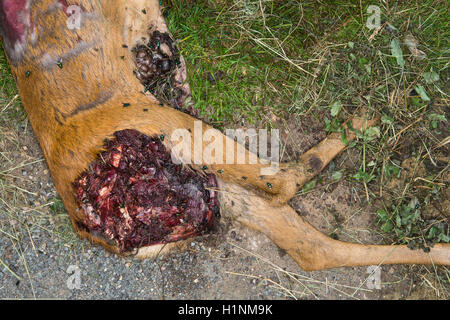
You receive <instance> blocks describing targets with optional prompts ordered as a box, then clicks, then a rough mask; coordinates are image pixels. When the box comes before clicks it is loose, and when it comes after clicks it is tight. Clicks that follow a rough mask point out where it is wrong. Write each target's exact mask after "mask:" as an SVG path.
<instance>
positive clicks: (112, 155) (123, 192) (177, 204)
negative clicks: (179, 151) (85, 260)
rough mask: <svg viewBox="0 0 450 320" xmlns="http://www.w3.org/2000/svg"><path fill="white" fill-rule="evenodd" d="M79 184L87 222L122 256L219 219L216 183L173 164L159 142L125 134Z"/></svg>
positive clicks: (109, 145) (107, 148) (194, 231)
mask: <svg viewBox="0 0 450 320" xmlns="http://www.w3.org/2000/svg"><path fill="white" fill-rule="evenodd" d="M114 136H115V139H113V140H107V141H106V142H105V151H103V152H101V154H100V156H99V157H98V159H97V160H96V161H95V162H94V163H92V164H91V165H90V167H89V168H88V170H86V171H85V172H83V173H82V174H81V175H80V177H79V178H78V179H76V181H75V183H74V186H75V191H76V197H77V199H78V203H79V206H80V208H81V210H82V211H83V213H84V216H85V219H84V221H82V222H81V225H82V226H83V227H84V228H85V229H87V230H89V231H91V232H93V231H94V232H95V233H98V232H100V233H101V234H103V236H104V237H106V238H108V239H110V240H112V241H113V242H114V243H115V244H116V245H117V246H118V247H119V248H120V250H121V251H130V250H132V249H133V248H139V247H142V246H148V245H153V244H159V243H167V242H173V241H178V240H182V239H186V238H189V237H192V236H195V235H198V234H200V233H201V232H202V231H205V230H207V229H208V228H210V227H211V226H212V224H213V223H214V217H215V216H216V215H218V214H219V206H218V200H217V192H216V191H214V190H211V188H212V189H215V188H216V187H217V182H216V178H215V176H214V175H212V174H209V175H207V174H204V173H198V172H196V171H193V170H192V169H189V168H186V167H183V166H182V165H177V164H174V163H173V162H172V161H171V156H170V153H169V152H167V150H166V148H165V146H164V144H163V143H162V142H161V140H160V138H158V137H148V136H146V135H144V134H142V133H140V132H138V131H136V130H123V131H118V132H116V133H115V134H114Z"/></svg>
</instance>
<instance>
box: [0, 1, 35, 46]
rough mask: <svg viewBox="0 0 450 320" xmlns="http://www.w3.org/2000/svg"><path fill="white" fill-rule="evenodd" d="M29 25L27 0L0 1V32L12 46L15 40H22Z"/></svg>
mask: <svg viewBox="0 0 450 320" xmlns="http://www.w3.org/2000/svg"><path fill="white" fill-rule="evenodd" d="M29 26H30V8H29V1H28V0H3V1H1V2H0V32H1V34H2V36H3V38H4V39H5V40H6V41H8V42H9V46H11V47H14V46H15V44H16V42H17V41H20V42H24V41H25V36H26V33H27V30H28V27H29Z"/></svg>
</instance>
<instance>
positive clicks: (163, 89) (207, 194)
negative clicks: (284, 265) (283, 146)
mask: <svg viewBox="0 0 450 320" xmlns="http://www.w3.org/2000/svg"><path fill="white" fill-rule="evenodd" d="M0 19H1V20H0V31H1V36H2V39H3V43H4V47H5V50H6V53H7V56H8V58H9V61H10V64H11V69H12V72H13V74H14V76H15V78H16V79H17V85H18V88H19V93H20V96H21V98H22V102H23V105H24V107H25V109H26V111H27V113H28V117H29V120H30V122H31V124H32V126H33V129H34V132H35V134H36V136H37V138H38V140H39V143H40V145H41V148H42V150H43V153H44V155H45V158H46V160H47V163H48V166H49V168H50V171H51V174H52V177H53V180H54V182H55V186H56V189H57V191H58V192H59V194H60V196H61V198H62V200H63V202H64V204H65V207H66V209H67V211H68V212H69V214H70V218H71V221H72V224H73V227H74V228H75V230H76V231H77V232H78V233H79V234H80V236H81V237H83V238H88V239H89V240H91V241H92V242H94V243H99V244H101V245H103V246H104V247H106V248H107V249H109V250H111V251H113V252H116V253H119V254H124V255H126V254H135V255H136V256H137V257H141V258H146V257H151V256H154V255H155V254H156V253H158V252H160V251H161V250H162V251H167V250H170V249H171V248H175V247H177V246H179V245H180V243H183V241H182V240H184V239H187V238H189V237H192V236H194V235H196V234H198V233H199V232H202V231H204V230H206V229H208V228H209V227H210V226H211V224H212V223H213V222H214V218H215V216H216V215H217V213H218V210H219V203H220V207H221V208H226V210H223V212H226V213H227V214H231V215H232V216H233V218H234V219H235V220H236V221H238V222H240V223H242V224H244V225H245V226H247V227H250V228H253V229H255V230H258V231H260V232H262V233H264V234H265V235H267V236H268V237H269V238H270V239H272V240H273V241H274V242H275V243H276V244H277V245H278V246H279V247H281V248H283V249H284V250H286V252H287V253H288V254H289V255H290V256H291V257H292V258H293V259H294V260H295V261H296V262H297V263H298V264H299V265H300V266H301V267H302V268H303V269H306V270H317V269H323V268H332V267H340V266H358V265H373V264H381V263H385V264H393V263H414V264H430V263H434V264H445V265H450V245H448V244H436V245H434V247H433V248H432V249H431V251H430V252H429V253H425V252H423V251H413V250H410V249H408V248H407V247H406V246H380V245H361V244H352V243H345V242H340V241H336V240H333V239H331V238H328V237H326V236H325V235H323V234H322V233H320V232H319V231H317V230H316V229H315V228H314V227H312V226H311V225H310V224H308V223H307V222H306V221H304V220H303V219H302V218H301V217H300V216H299V215H297V213H296V212H295V211H294V210H293V209H292V208H291V207H290V206H288V205H287V201H288V200H289V199H290V198H291V197H292V196H293V195H294V194H295V193H296V191H297V190H299V188H301V187H302V185H303V184H304V183H306V182H307V181H308V180H309V179H311V178H312V177H313V176H315V175H316V174H317V173H319V172H320V171H321V170H322V169H323V168H324V167H325V166H326V165H327V164H328V163H329V162H330V161H331V160H332V159H333V158H334V157H335V156H336V155H338V154H339V153H340V152H341V151H342V150H344V149H345V147H346V146H345V145H344V144H343V142H342V140H341V137H340V135H334V134H331V135H330V136H328V137H327V138H326V139H324V140H323V141H322V142H321V143H319V144H318V145H317V146H316V147H314V148H312V149H311V150H309V151H308V152H306V153H305V154H304V155H302V156H301V157H300V159H299V160H298V161H297V162H294V163H284V164H280V166H279V171H278V173H277V174H276V175H272V176H270V177H269V176H264V175H261V173H260V172H261V169H262V168H265V167H266V166H267V165H265V164H263V163H261V162H258V163H257V164H220V163H230V161H228V160H229V159H228V160H227V159H226V157H227V155H228V156H229V154H230V152H234V151H237V149H238V148H239V145H238V144H237V143H236V142H235V141H234V140H233V139H230V138H229V137H226V136H224V135H222V134H221V133H218V132H216V133H217V135H216V139H221V140H222V142H223V145H226V146H227V147H226V148H225V150H224V151H223V153H222V156H221V157H222V159H221V160H223V161H216V162H215V163H212V164H210V163H202V162H201V161H200V162H198V161H197V162H195V164H193V165H191V166H182V165H178V164H175V163H173V159H171V157H170V156H169V151H170V150H172V149H173V148H174V144H173V143H172V142H171V141H170V140H169V139H164V137H171V136H172V134H173V133H174V132H175V130H178V129H185V130H187V131H188V132H189V133H190V135H194V132H195V130H198V126H196V124H195V121H196V118H195V116H196V114H195V109H193V108H192V107H191V106H190V105H186V104H185V102H186V97H188V96H189V94H190V93H189V86H188V85H187V84H186V83H185V78H186V72H185V71H186V70H185V63H184V60H183V58H182V57H181V56H180V55H179V52H178V50H177V49H176V46H175V45H174V43H173V40H172V37H171V36H170V33H169V31H168V29H167V26H166V24H165V21H164V19H163V17H162V15H161V12H160V8H159V2H158V1H157V0H128V1H119V0H96V1H93V0H74V1H72V0H42V1H31V0H1V1H0ZM161 79H162V80H164V81H162V82H161V81H160V80H161ZM158 81H159V82H158ZM160 101H165V102H166V103H165V104H163V103H161V102H160ZM351 120H352V121H351V124H352V126H353V128H354V129H357V130H364V129H365V128H367V127H368V126H371V125H373V123H374V120H372V121H371V120H367V119H366V118H365V115H364V114H362V115H361V116H360V117H355V118H354V119H351ZM349 123H350V122H349ZM211 129H212V128H211V127H210V126H208V125H206V124H203V125H202V126H201V129H200V130H201V133H204V132H206V131H207V130H211ZM354 138H355V134H354V132H353V131H352V130H347V139H348V140H349V141H350V140H352V139H354ZM105 140H106V142H105ZM189 140H191V139H189ZM202 147H207V143H206V142H204V141H202V142H201V143H200V144H198V142H195V141H194V140H193V139H192V142H191V144H190V145H189V148H190V151H191V153H192V154H195V153H196V152H198V148H202ZM240 148H242V147H240ZM244 155H245V157H246V159H248V158H249V157H250V156H252V155H251V154H250V153H249V152H248V151H247V150H245V153H244ZM236 157H237V152H235V154H234V153H233V159H232V160H236ZM231 162H233V163H237V161H231Z"/></svg>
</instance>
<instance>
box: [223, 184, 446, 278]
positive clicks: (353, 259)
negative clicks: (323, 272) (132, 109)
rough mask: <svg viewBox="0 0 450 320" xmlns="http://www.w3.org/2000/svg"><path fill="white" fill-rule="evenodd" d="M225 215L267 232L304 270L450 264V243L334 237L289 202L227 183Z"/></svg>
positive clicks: (224, 190)
mask: <svg viewBox="0 0 450 320" xmlns="http://www.w3.org/2000/svg"><path fill="white" fill-rule="evenodd" d="M221 205H222V206H224V208H225V209H224V210H223V214H225V215H226V214H228V215H231V216H232V217H233V218H234V219H235V220H236V221H238V222H240V223H242V224H243V225H245V226H247V227H250V228H252V229H254V230H256V231H259V232H262V233H264V234H265V235H266V236H268V237H269V238H270V239H271V240H272V241H273V242H274V243H275V244H277V245H278V246H279V247H280V248H282V249H284V250H286V252H287V253H288V254H289V255H290V256H291V257H292V258H293V259H294V260H295V261H296V262H297V263H298V265H299V266H300V267H301V268H303V269H304V270H320V269H327V268H335V267H350V266H364V265H379V264H436V265H450V244H435V245H434V246H433V247H432V248H431V250H430V252H429V253H425V252H424V251H422V250H411V249H409V248H407V247H406V246H403V245H402V246H395V245H393V246H390V245H361V244H354V243H347V242H342V241H337V240H334V239H331V238H329V237H327V236H325V235H324V234H322V233H321V232H320V231H318V230H317V229H315V228H314V227H313V226H311V225H310V224H309V223H308V222H306V221H305V220H303V218H302V217H300V216H299V215H298V214H297V213H296V212H295V211H294V209H292V208H291V207H290V206H288V205H284V206H281V207H274V206H272V205H271V203H270V202H268V201H266V200H264V199H261V198H260V197H258V195H257V193H255V192H254V191H252V190H248V189H245V188H242V187H240V186H238V185H236V184H228V183H225V184H224V186H223V190H222V192H221Z"/></svg>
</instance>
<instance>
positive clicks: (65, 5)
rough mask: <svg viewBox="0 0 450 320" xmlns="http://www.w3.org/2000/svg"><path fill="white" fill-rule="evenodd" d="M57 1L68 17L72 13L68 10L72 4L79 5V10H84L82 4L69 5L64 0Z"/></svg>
mask: <svg viewBox="0 0 450 320" xmlns="http://www.w3.org/2000/svg"><path fill="white" fill-rule="evenodd" d="M58 3H59V4H60V6H61V9H62V10H63V11H64V13H65V14H66V15H67V16H68V17H70V16H71V15H72V14H73V13H74V12H73V11H72V10H70V8H71V7H73V6H77V7H79V8H80V9H81V11H86V10H85V9H84V8H83V6H81V5H73V4H71V5H69V4H68V3H67V1H66V0H58Z"/></svg>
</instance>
